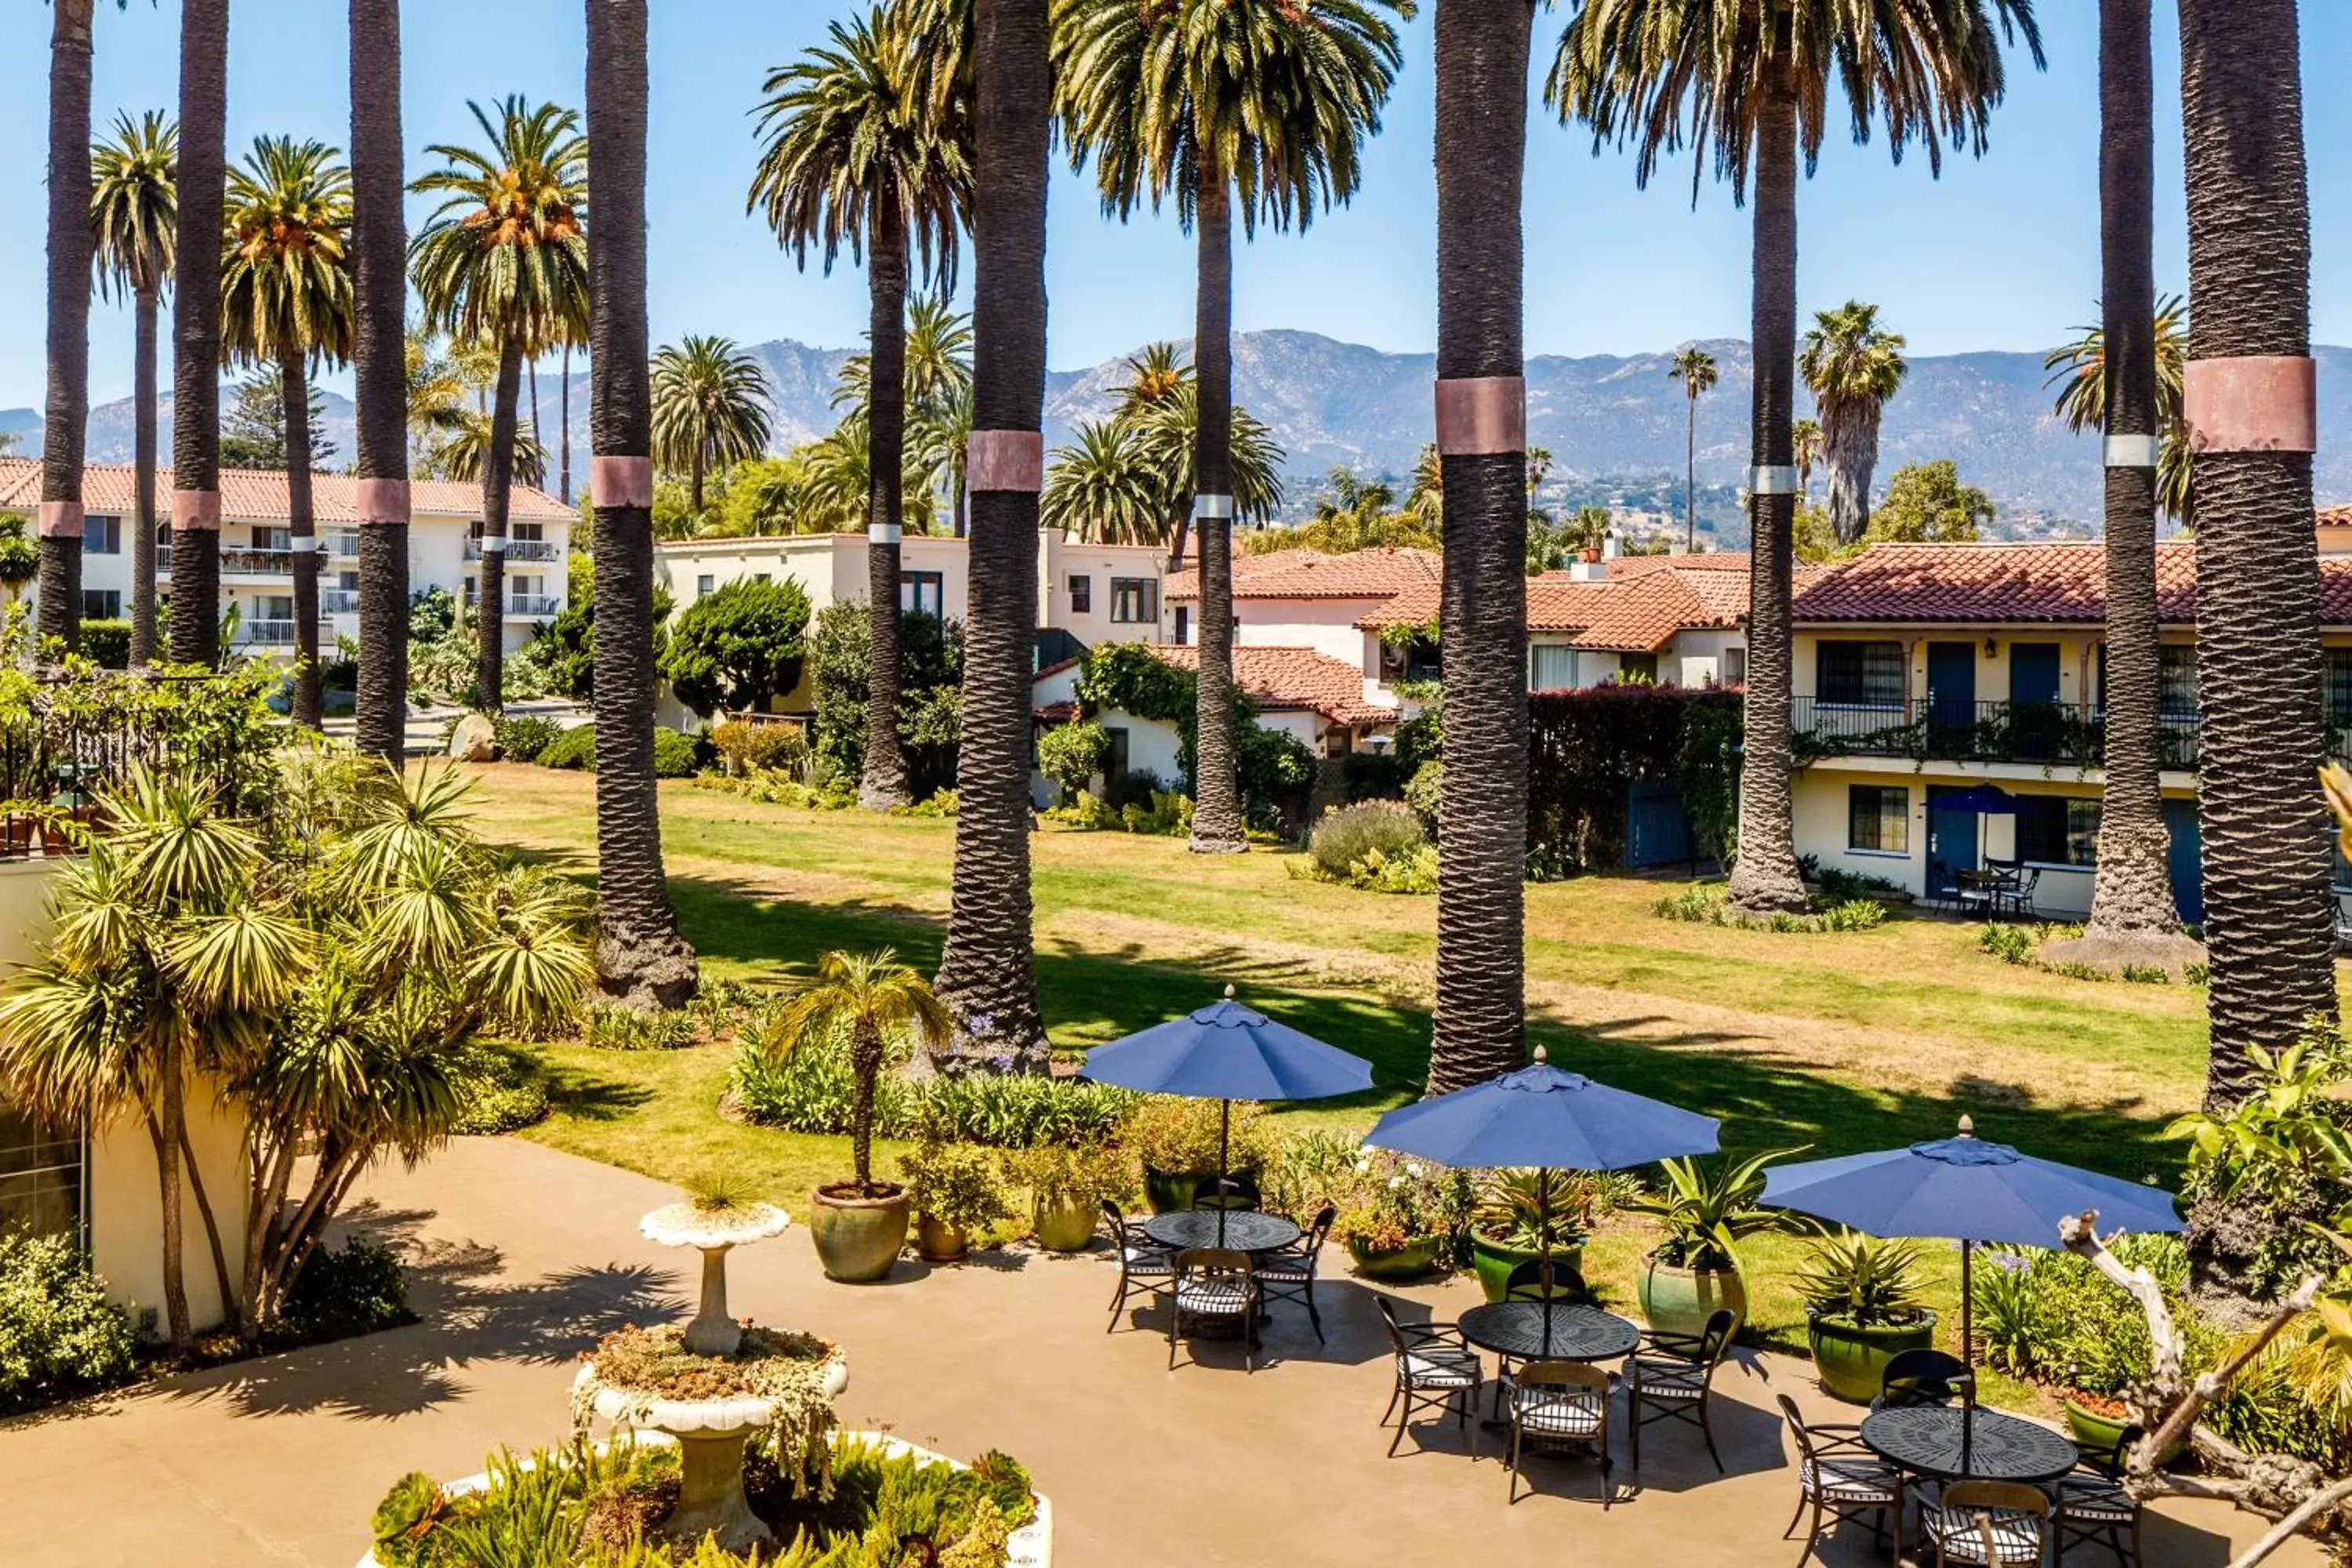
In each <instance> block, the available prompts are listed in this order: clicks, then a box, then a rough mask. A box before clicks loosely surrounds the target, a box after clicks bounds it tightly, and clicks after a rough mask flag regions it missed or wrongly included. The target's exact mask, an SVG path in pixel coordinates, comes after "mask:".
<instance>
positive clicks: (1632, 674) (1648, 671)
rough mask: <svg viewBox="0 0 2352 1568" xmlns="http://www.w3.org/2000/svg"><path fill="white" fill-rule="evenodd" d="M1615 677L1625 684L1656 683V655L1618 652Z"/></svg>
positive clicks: (1650, 684) (1653, 684)
mask: <svg viewBox="0 0 2352 1568" xmlns="http://www.w3.org/2000/svg"><path fill="white" fill-rule="evenodd" d="M1617 679H1618V680H1619V681H1620V682H1621V683H1622V684H1624V685H1627V686H1631V685H1633V684H1635V683H1636V682H1639V683H1641V684H1643V685H1648V686H1655V685H1656V684H1657V683H1658V656H1657V655H1656V654H1654V653H1621V654H1619V655H1618V656H1617Z"/></svg>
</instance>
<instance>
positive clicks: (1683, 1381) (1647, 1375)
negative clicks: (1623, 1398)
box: [1625, 1356, 1706, 1399]
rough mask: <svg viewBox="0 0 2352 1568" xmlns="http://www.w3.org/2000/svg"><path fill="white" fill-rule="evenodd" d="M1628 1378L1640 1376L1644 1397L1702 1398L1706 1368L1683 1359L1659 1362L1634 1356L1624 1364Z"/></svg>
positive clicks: (1647, 1357)
mask: <svg viewBox="0 0 2352 1568" xmlns="http://www.w3.org/2000/svg"><path fill="white" fill-rule="evenodd" d="M1625 1373H1626V1376H1627V1378H1628V1379H1629V1380H1631V1379H1632V1378H1633V1377H1635V1376H1636V1375H1638V1376H1639V1378H1640V1380H1641V1384H1642V1397H1643V1398H1644V1399H1703V1398H1705V1397H1706V1367H1704V1366H1701V1365H1697V1364H1696V1363H1691V1362H1686V1361H1658V1360H1654V1359H1652V1358H1651V1357H1649V1356H1635V1357H1633V1359H1632V1360H1631V1361H1629V1362H1627V1363H1625Z"/></svg>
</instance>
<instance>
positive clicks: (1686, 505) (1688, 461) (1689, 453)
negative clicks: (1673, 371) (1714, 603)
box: [1683, 391, 1698, 552]
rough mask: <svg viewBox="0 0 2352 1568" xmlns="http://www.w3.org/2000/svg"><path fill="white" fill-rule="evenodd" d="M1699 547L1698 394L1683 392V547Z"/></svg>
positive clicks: (1687, 549) (1687, 550)
mask: <svg viewBox="0 0 2352 1568" xmlns="http://www.w3.org/2000/svg"><path fill="white" fill-rule="evenodd" d="M1697 548H1698V394H1697V393H1696V391H1686V392H1685V393H1684V394H1683V549H1684V551H1685V552H1689V551H1693V550H1696V549H1697Z"/></svg>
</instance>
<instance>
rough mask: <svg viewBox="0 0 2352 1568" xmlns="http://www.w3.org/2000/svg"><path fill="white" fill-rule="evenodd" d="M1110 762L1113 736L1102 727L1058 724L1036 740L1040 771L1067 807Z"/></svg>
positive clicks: (1038, 769) (1087, 723)
mask: <svg viewBox="0 0 2352 1568" xmlns="http://www.w3.org/2000/svg"><path fill="white" fill-rule="evenodd" d="M1109 761H1110V736H1109V735H1108V733H1107V732H1105V731H1104V730H1103V727H1102V726H1101V725H1099V724H1096V723H1090V722H1080V723H1076V724H1059V725H1056V726H1055V727H1054V728H1053V729H1051V730H1048V731H1045V733H1044V734H1042V735H1040V736H1038V737H1037V771H1038V772H1039V773H1044V774H1045V779H1046V782H1047V783H1049V784H1053V785H1054V787H1055V788H1056V789H1058V790H1060V791H1061V792H1062V800H1061V804H1063V805H1068V804H1069V803H1070V799H1071V797H1072V796H1074V795H1076V794H1078V792H1079V791H1081V790H1083V789H1085V788H1086V787H1087V784H1088V783H1090V782H1091V781H1092V780H1093V778H1094V776H1095V775H1096V774H1097V773H1100V772H1102V771H1103V768H1104V766H1105V765H1106V764H1108V763H1109Z"/></svg>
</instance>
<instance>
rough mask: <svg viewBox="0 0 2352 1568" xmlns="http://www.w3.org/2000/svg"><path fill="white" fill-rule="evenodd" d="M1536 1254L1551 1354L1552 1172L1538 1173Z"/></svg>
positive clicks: (1546, 1349) (1546, 1343) (1547, 1350)
mask: <svg viewBox="0 0 2352 1568" xmlns="http://www.w3.org/2000/svg"><path fill="white" fill-rule="evenodd" d="M1536 1255H1537V1257H1538V1258H1541V1259H1542V1260H1543V1261H1542V1265H1541V1267H1540V1268H1538V1270H1537V1273H1536V1281H1537V1284H1538V1287H1539V1288H1540V1289H1542V1291H1543V1348H1544V1354H1545V1355H1546V1356H1547V1357H1549V1355H1550V1354H1551V1172H1549V1170H1539V1171H1538V1172H1537V1173H1536Z"/></svg>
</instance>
